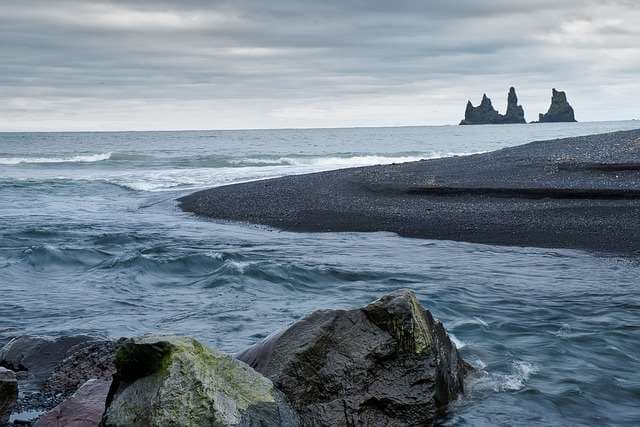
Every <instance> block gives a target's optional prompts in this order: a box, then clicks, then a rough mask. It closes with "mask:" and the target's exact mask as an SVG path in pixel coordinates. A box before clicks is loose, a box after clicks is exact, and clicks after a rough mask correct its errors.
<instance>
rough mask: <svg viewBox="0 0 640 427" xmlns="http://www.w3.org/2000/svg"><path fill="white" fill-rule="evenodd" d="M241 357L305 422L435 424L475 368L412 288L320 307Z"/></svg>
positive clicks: (394, 424)
mask: <svg viewBox="0 0 640 427" xmlns="http://www.w3.org/2000/svg"><path fill="white" fill-rule="evenodd" d="M238 358H239V359H240V360H243V361H245V362H246V363H248V364H249V365H250V366H251V367H253V368H254V369H255V370H257V371H258V372H260V373H262V374H264V375H265V376H267V377H268V378H270V379H271V380H272V381H273V383H274V384H275V386H276V387H277V388H279V389H280V390H282V391H283V392H284V394H285V395H286V396H287V398H288V399H289V401H290V402H291V404H292V405H293V407H294V408H295V409H296V410H297V411H298V413H299V415H300V419H301V422H302V424H303V425H305V426H353V425H371V426H404V425H407V426H408V425H412V426H415V425H431V424H433V423H434V421H435V419H436V417H437V416H438V415H439V414H441V413H443V412H444V411H445V410H446V407H447V404H448V403H449V402H451V401H452V400H455V399H456V397H457V396H458V395H459V394H461V393H463V389H464V386H463V377H464V375H465V374H466V373H467V372H468V370H470V369H471V368H470V367H469V365H467V364H466V363H465V362H464V361H463V360H462V359H461V358H460V356H459V354H458V350H457V349H456V346H455V345H454V344H453V343H452V342H451V340H450V339H449V336H448V335H447V333H446V331H445V329H444V327H443V326H442V324H441V323H440V322H438V321H435V320H434V319H433V317H432V315H431V313H429V312H428V311H426V310H425V309H424V308H423V307H422V306H421V305H420V303H419V302H418V300H417V299H416V296H415V294H414V293H413V292H411V291H409V290H400V291H397V292H394V293H391V294H389V295H387V296H384V297H382V298H380V299H379V300H377V301H375V302H373V303H371V304H369V305H368V306H366V307H364V308H360V309H354V310H321V311H316V312H314V313H312V314H311V315H309V316H307V317H305V318H304V319H302V320H300V321H298V322H297V323H295V324H293V325H292V326H291V327H289V328H288V329H286V330H284V331H282V332H280V333H278V334H276V335H274V336H271V337H269V338H266V339H265V340H264V341H262V342H261V343H258V344H257V345H255V346H253V347H251V348H249V349H248V350H246V351H244V352H243V353H241V354H239V355H238Z"/></svg>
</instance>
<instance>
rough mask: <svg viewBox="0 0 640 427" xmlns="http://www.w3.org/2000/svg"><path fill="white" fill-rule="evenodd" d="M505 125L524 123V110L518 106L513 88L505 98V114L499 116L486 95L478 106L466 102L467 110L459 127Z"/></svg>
mask: <svg viewBox="0 0 640 427" xmlns="http://www.w3.org/2000/svg"><path fill="white" fill-rule="evenodd" d="M506 123H526V120H525V119H524V109H523V108H522V106H520V105H518V96H517V95H516V90H515V88H513V87H511V88H510V89H509V95H508V97H507V112H506V114H505V115H502V114H500V113H499V112H498V111H497V110H496V109H495V108H493V105H492V104H491V100H490V99H489V98H488V97H487V95H486V94H484V95H483V96H482V102H481V103H480V105H479V106H477V107H474V106H473V104H471V101H468V102H467V108H466V110H465V113H464V120H462V121H461V122H460V124H461V125H481V124H506Z"/></svg>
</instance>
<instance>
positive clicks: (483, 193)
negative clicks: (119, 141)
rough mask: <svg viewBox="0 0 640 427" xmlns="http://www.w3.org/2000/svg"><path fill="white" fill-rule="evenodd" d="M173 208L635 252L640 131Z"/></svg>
mask: <svg viewBox="0 0 640 427" xmlns="http://www.w3.org/2000/svg"><path fill="white" fill-rule="evenodd" d="M180 203H181V206H182V208H183V209H184V210H186V211H189V212H194V213H196V214H198V215H204V216H207V217H210V218H214V219H221V220H232V221H244V222H250V223H255V224H264V225H269V226H273V227H277V228H281V229H285V230H292V231H305V232H323V231H324V232H326V231H391V232H396V233H398V234H400V235H403V236H409V237H421V238H429V239H446V240H461V241H469V242H479V243H490V244H504V245H519V246H540V247H564V248H581V249H591V250H602V251H614V252H625V253H628V252H635V251H637V250H638V249H640V222H639V218H640V129H638V130H633V131H624V132H615V133H609V134H602V135H590V136H584V137H577V138H567V139H557V140H550V141H538V142H532V143H530V144H526V145H522V146H518V147H511V148H506V149H503V150H498V151H494V152H491V153H484V154H477V155H472V156H463V157H451V158H445V159H434V160H423V161H419V162H411V163H403V164H396V165H383V166H371V167H363V168H352V169H343V170H337V171H330V172H322V173H316V174H309V175H297V176H287V177H283V178H277V179H270V180H265V181H256V182H250V183H245V184H236V185H230V186H226V187H219V188H214V189H210V190H204V191H200V192H197V193H194V194H191V195H188V196H186V197H183V198H182V199H180Z"/></svg>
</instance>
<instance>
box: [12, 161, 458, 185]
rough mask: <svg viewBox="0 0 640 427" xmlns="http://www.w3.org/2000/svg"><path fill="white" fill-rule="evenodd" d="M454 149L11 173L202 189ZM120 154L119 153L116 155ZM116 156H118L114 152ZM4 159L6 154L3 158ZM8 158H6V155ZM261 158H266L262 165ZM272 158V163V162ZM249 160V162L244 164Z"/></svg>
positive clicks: (16, 176) (17, 176)
mask: <svg viewBox="0 0 640 427" xmlns="http://www.w3.org/2000/svg"><path fill="white" fill-rule="evenodd" d="M446 155H453V153H430V154H426V153H425V154H424V155H417V156H399V155H396V156H394V155H389V157H386V156H382V155H370V156H354V157H339V156H329V157H304V158H296V157H281V158H277V159H272V160H267V159H264V158H263V159H251V158H246V159H242V160H234V162H238V163H237V165H238V166H240V167H238V166H236V167H191V168H184V167H172V166H171V165H167V167H165V168H162V169H159V168H158V169H156V168H144V167H136V168H128V169H110V170H106V169H84V168H83V169H82V170H75V169H68V170H64V171H62V170H60V169H56V170H55V173H52V171H47V170H44V169H43V170H41V171H39V172H38V176H37V178H36V177H35V176H34V174H33V173H32V172H29V174H27V175H25V172H19V170H18V169H16V173H11V175H13V176H11V178H13V179H17V180H33V179H34V178H35V179H48V180H52V179H55V180H74V181H102V182H107V183H111V184H115V185H118V186H121V187H125V188H128V189H131V190H135V191H149V192H159V191H176V190H181V191H182V190H199V189H203V188H212V187H219V186H222V185H229V184H237V183H242V182H249V181H256V180H260V179H268V178H277V177H280V176H285V175H300V174H305V173H313V172H322V171H328V170H334V169H343V168H347V167H356V166H370V165H375V164H390V163H402V162H409V161H416V160H421V159H427V158H438V157H442V156H446ZM110 156H111V153H104V154H100V155H91V156H74V157H68V158H46V159H35V158H33V159H29V161H31V162H35V161H39V160H42V162H43V163H44V162H46V163H54V162H61V161H63V160H65V159H66V160H65V161H67V162H71V161H75V162H80V161H94V162H95V161H100V160H107V159H109V158H110ZM116 156H117V155H116ZM114 157H115V156H114ZM0 160H2V158H0ZM5 160H6V159H5ZM17 160H19V159H18V158H12V159H11V161H12V162H13V163H11V164H17V163H18V162H17ZM259 162H263V163H262V164H260V165H258V163H259ZM269 162H271V163H269ZM242 164H245V165H246V166H242Z"/></svg>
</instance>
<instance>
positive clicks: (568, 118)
mask: <svg viewBox="0 0 640 427" xmlns="http://www.w3.org/2000/svg"><path fill="white" fill-rule="evenodd" d="M551 93H552V95H551V106H550V107H549V111H547V113H546V114H542V113H540V115H539V119H538V121H539V122H540V123H557V122H575V121H576V118H575V114H574V112H573V107H571V105H569V102H568V101H567V94H566V93H565V92H562V91H558V90H555V89H553V90H552V92H551Z"/></svg>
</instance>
